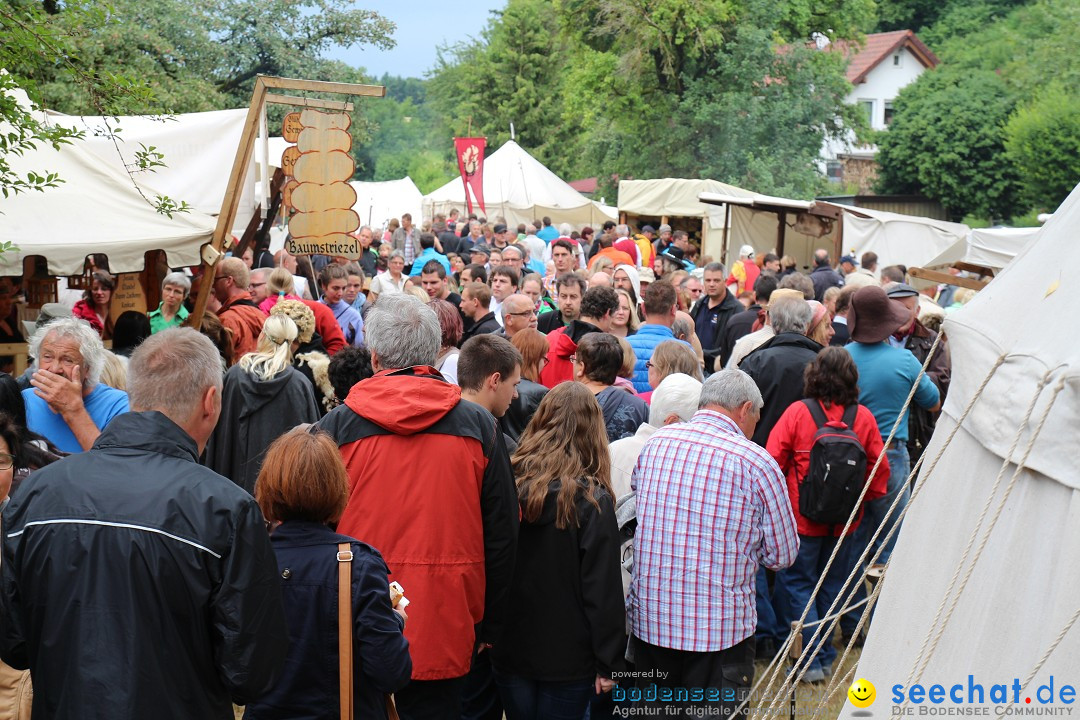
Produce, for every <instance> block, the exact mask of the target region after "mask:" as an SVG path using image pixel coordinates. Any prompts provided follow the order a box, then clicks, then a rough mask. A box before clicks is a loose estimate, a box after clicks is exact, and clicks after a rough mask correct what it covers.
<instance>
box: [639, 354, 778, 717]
mask: <svg viewBox="0 0 1080 720" xmlns="http://www.w3.org/2000/svg"><path fill="white" fill-rule="evenodd" d="M761 405H762V401H761V393H760V392H759V391H758V389H757V386H756V385H755V384H754V381H753V380H752V379H751V378H750V376H748V375H747V374H746V373H744V372H742V371H740V370H721V371H720V372H718V373H715V374H713V375H712V376H710V377H709V378H708V379H707V380H706V381H705V383H704V384H703V385H702V388H701V396H700V398H699V399H698V408H699V409H698V411H697V413H696V414H695V415H694V416H693V417H692V418H691V419H690V421H689V422H686V423H678V424H675V425H671V426H668V427H665V428H661V429H660V430H657V431H656V433H655V434H654V435H653V436H652V438H651V439H650V440H649V441H648V442H647V443H646V444H645V448H644V449H643V450H642V451H641V455H640V457H639V458H638V464H637V467H636V469H635V470H634V476H633V482H634V485H635V488H636V490H637V518H638V526H637V532H636V534H635V536H634V577H633V579H632V580H631V582H630V596H629V598H628V600H627V608H628V611H627V616H628V618H629V620H630V627H631V631H632V634H633V639H632V640H631V642H632V643H633V644H634V645H633V648H634V661H635V663H636V669H637V670H638V671H639V672H641V673H642V676H643V677H647V678H656V682H657V684H658V685H660V686H661V687H668V688H687V687H706V688H717V689H720V696H721V699H720V701H719V702H713V703H709V704H708V705H707V707H708V708H709V709H710V710H713V709H716V710H718V711H720V712H721V713H722V714H724V715H728V714H730V713H731V712H732V711H733V710H734V708H735V707H736V706H737V705H738V704H739V703H740V702H741V701H742V700H743V699H744V698H745V697H746V694H747V693H748V691H749V689H750V683H751V681H752V680H753V678H754V629H755V626H756V625H757V616H756V615H757V613H756V608H755V591H754V587H755V580H754V578H755V575H756V574H757V571H758V568H759V566H764V567H767V568H771V569H774V570H779V569H781V568H785V567H788V566H789V565H791V563H792V562H794V560H795V558H796V556H797V554H798V550H799V536H798V533H797V531H796V526H795V518H794V517H793V516H792V513H791V504H790V502H789V501H788V497H787V484H786V480H785V479H784V475H783V473H782V472H781V471H780V468H779V466H778V465H777V464H776V462H775V461H774V460H773V458H772V456H770V455H769V454H768V452H766V451H765V449H764V448H762V447H760V446H758V445H756V444H755V443H753V442H752V441H751V440H750V439H749V438H750V436H751V435H753V434H754V427H755V426H756V425H757V421H758V417H759V415H760V412H761ZM673 579H674V581H673ZM645 690H646V691H647V689H645ZM688 707H690V706H689V705H688ZM693 707H695V708H697V707H700V706H698V705H695V706H693Z"/></svg>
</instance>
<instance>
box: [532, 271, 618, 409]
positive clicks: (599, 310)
mask: <svg viewBox="0 0 1080 720" xmlns="http://www.w3.org/2000/svg"><path fill="white" fill-rule="evenodd" d="M618 309H619V296H618V295H616V294H615V291H614V290H613V289H611V288H609V287H594V288H589V289H588V290H587V291H586V292H585V295H584V296H583V297H582V298H581V312H580V313H579V314H578V317H577V319H576V320H571V321H570V324H569V325H566V326H565V327H561V328H556V329H554V330H552V331H551V332H549V333H548V336H547V337H548V344H549V345H550V347H551V349H550V350H548V356H547V359H548V362H547V365H545V366H544V369H543V370H541V371H540V382H541V384H543V385H546V386H547V387H549V388H553V387H555V386H556V385H558V384H559V383H561V382H563V381H564V380H573V379H574V363H573V361H572V360H571V359H570V358H571V357H572V356H573V355H574V353H575V352H576V351H577V344H578V342H580V341H581V338H582V337H584V336H585V335H588V334H589V333H591V332H608V331H609V330H610V329H611V313H613V312H615V311H616V310H618Z"/></svg>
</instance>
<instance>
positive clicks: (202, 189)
mask: <svg viewBox="0 0 1080 720" xmlns="http://www.w3.org/2000/svg"><path fill="white" fill-rule="evenodd" d="M247 112H248V111H247V109H246V108H240V109H238V110H215V111H212V112H201V113H185V114H180V115H168V116H159V117H151V116H140V115H133V116H127V117H119V118H113V117H109V118H102V117H97V116H75V115H62V114H60V113H52V112H50V113H49V117H50V120H51V121H52V122H54V123H57V124H64V125H68V126H70V127H74V128H76V129H78V130H81V131H83V133H85V137H84V140H83V142H82V145H83V147H84V148H85V149H86V150H88V151H90V152H92V153H94V154H95V155H96V156H97V157H98V159H99V160H100V161H101V162H103V163H105V164H107V165H110V166H112V167H114V168H116V169H117V170H118V171H120V172H125V170H124V165H125V164H130V163H133V162H134V161H135V152H136V151H138V150H140V149H141V148H140V143H141V144H142V145H145V146H147V147H151V146H153V147H155V148H157V152H160V153H162V154H163V155H164V156H165V159H164V161H163V162H164V163H165V167H160V168H155V169H154V170H153V171H138V172H136V173H135V178H136V179H137V180H138V181H139V182H141V183H145V184H147V185H149V186H151V187H154V188H157V189H158V190H159V191H160V192H161V193H163V194H165V195H168V196H169V197H170V198H172V199H173V200H176V201H177V202H179V201H181V200H182V201H185V202H187V203H188V204H189V205H190V206H191V207H193V208H195V209H196V210H198V211H199V212H201V213H204V214H206V215H215V216H216V215H217V214H218V213H219V212H221V202H222V200H223V199H224V197H225V190H226V187H227V186H228V184H229V174H230V173H231V172H232V166H233V161H234V159H235V157H236V150H237V147H239V145H240V135H241V133H242V132H243V129H244V120H245V118H246V117H247ZM109 128H111V129H112V130H113V131H115V130H116V129H117V128H119V132H116V133H115V140H116V144H115V145H114V143H113V139H111V138H110V137H109V135H108V132H109ZM118 147H119V152H118V150H117V148H118ZM260 147H261V143H256V152H255V153H254V154H253V156H252V161H251V163H250V165H249V166H248V169H247V171H246V174H245V177H244V180H243V184H242V186H241V194H240V201H239V205H238V206H237V213H236V220H235V221H234V222H233V227H232V232H233V234H234V235H236V236H237V237H240V236H241V235H242V234H243V233H244V230H245V229H246V228H247V225H248V222H249V221H250V220H251V216H252V215H253V214H254V211H255V206H256V205H257V204H258V203H259V200H258V199H257V198H256V197H255V180H256V172H255V157H256V156H258V155H259V153H260V150H259V148H260ZM279 156H280V153H279ZM270 157H271V160H273V159H274V158H273V153H271V156H270ZM278 162H280V158H279V159H278Z"/></svg>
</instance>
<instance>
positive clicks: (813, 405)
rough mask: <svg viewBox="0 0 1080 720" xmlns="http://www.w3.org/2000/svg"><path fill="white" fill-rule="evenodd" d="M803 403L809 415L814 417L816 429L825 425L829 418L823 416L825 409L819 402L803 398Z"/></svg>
mask: <svg viewBox="0 0 1080 720" xmlns="http://www.w3.org/2000/svg"><path fill="white" fill-rule="evenodd" d="M803 404H804V405H806V408H807V409H808V410H809V411H810V417H812V418H814V423H815V424H816V425H817V426H818V430H820V429H821V428H823V427H825V424H826V423H828V422H829V418H827V417H825V411H824V410H823V409H822V407H821V403H820V402H819V401H817V400H813V399H811V398H806V399H804V400H803Z"/></svg>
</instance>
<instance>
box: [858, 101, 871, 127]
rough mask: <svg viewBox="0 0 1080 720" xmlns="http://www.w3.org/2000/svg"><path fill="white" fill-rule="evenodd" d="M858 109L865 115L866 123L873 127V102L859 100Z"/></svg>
mask: <svg viewBox="0 0 1080 720" xmlns="http://www.w3.org/2000/svg"><path fill="white" fill-rule="evenodd" d="M859 107H860V108H862V111H863V112H864V113H866V122H868V123H870V125H871V127H873V125H874V101H873V100H860V101H859Z"/></svg>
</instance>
